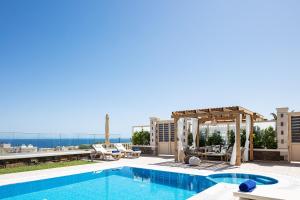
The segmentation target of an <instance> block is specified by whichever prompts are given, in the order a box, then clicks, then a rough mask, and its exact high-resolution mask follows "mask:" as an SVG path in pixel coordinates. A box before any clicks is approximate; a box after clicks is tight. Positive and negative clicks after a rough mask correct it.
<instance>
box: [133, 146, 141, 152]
mask: <svg viewBox="0 0 300 200" xmlns="http://www.w3.org/2000/svg"><path fill="white" fill-rule="evenodd" d="M132 150H133V151H140V148H138V147H132Z"/></svg>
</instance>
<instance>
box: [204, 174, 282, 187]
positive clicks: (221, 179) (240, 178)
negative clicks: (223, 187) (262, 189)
mask: <svg viewBox="0 0 300 200" xmlns="http://www.w3.org/2000/svg"><path fill="white" fill-rule="evenodd" d="M208 177H209V178H211V179H212V180H213V181H215V182H217V183H231V184H241V183H243V182H244V181H246V180H249V179H250V180H253V181H255V182H256V184H257V185H272V184H276V183H278V181H277V180H276V179H274V178H270V177H266V176H260V175H254V174H236V173H227V174H213V175H209V176H208Z"/></svg>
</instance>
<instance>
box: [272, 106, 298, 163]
mask: <svg viewBox="0 0 300 200" xmlns="http://www.w3.org/2000/svg"><path fill="white" fill-rule="evenodd" d="M276 129H277V145H278V150H280V155H281V156H283V157H284V159H285V160H288V161H300V112H289V108H287V107H284V108H277V122H276Z"/></svg>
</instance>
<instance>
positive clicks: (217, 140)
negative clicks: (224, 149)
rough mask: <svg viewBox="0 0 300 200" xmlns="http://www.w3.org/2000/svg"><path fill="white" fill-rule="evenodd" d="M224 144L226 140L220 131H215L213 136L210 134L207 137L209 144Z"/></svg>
mask: <svg viewBox="0 0 300 200" xmlns="http://www.w3.org/2000/svg"><path fill="white" fill-rule="evenodd" d="M221 144H224V140H223V138H222V136H221V134H220V132H214V133H213V134H212V136H209V137H208V139H207V145H221Z"/></svg>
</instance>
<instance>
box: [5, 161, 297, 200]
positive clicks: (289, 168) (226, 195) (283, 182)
mask: <svg viewBox="0 0 300 200" xmlns="http://www.w3.org/2000/svg"><path fill="white" fill-rule="evenodd" d="M122 166H131V167H141V168H147V169H157V170H163V171H172V172H178V173H188V174H194V175H205V176H206V175H209V174H213V173H222V172H235V173H252V174H260V175H265V176H271V177H274V178H276V179H278V180H279V183H278V184H276V185H269V186H259V188H260V190H263V191H272V192H273V193H275V194H276V192H278V191H279V190H285V191H289V192H290V193H291V194H292V195H293V194H295V195H294V196H295V199H298V198H297V194H298V195H299V194H300V165H299V164H287V163H275V162H274V163H263V162H257V163H244V164H243V165H242V166H240V167H235V166H234V167H232V166H229V165H227V164H226V163H222V162H219V163H218V162H216V163H215V166H214V162H204V163H202V165H201V166H199V167H190V166H187V165H184V164H178V163H175V162H174V160H173V159H172V158H163V157H140V158H138V159H121V160H119V161H98V162H97V163H95V164H89V165H80V166H71V167H64V168H55V169H47V170H39V171H31V172H21V173H15V174H6V175H1V176H0V185H6V184H12V183H18V182H26V181H33V180H39V179H47V178H52V177H58V176H65V175H71V174H76V173H83V172H90V171H98V170H104V169H109V168H116V167H122ZM237 190H238V186H237V185H231V184H217V185H216V186H213V187H211V188H209V189H207V190H205V191H203V192H202V193H199V194H197V195H195V196H194V197H192V198H191V199H193V200H195V199H207V200H209V199H211V200H213V199H214V200H216V199H222V200H226V199H236V198H234V197H233V192H234V191H237ZM290 199H293V198H290Z"/></svg>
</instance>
